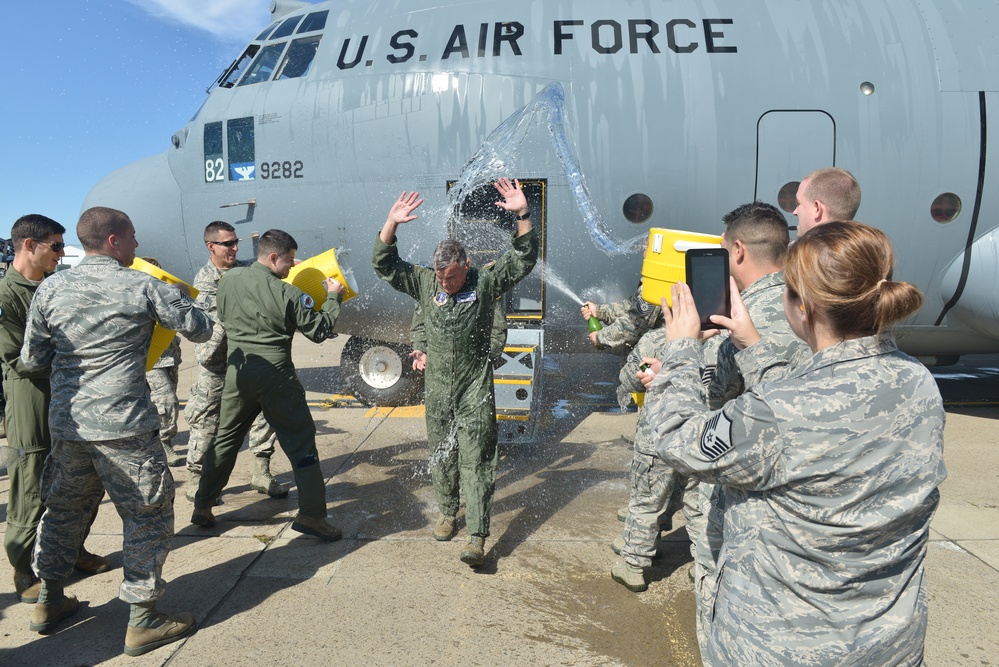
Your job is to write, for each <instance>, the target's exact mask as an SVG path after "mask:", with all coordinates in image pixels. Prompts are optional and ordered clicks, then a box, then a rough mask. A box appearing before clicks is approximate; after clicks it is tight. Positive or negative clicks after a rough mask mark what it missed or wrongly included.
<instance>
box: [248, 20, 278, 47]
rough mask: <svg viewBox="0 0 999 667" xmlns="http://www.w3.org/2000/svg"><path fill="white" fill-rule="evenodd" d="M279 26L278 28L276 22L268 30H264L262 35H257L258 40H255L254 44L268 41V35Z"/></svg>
mask: <svg viewBox="0 0 999 667" xmlns="http://www.w3.org/2000/svg"><path fill="white" fill-rule="evenodd" d="M277 26H278V24H277V23H276V22H275V23H272V24H270V25H269V26H267V28H265V29H264V31H263V32H262V33H260V34H259V35H257V38H256V39H255V40H253V41H254V42H262V41H263V40H265V39H267V35H269V34H271V30H274V28H276V27H277Z"/></svg>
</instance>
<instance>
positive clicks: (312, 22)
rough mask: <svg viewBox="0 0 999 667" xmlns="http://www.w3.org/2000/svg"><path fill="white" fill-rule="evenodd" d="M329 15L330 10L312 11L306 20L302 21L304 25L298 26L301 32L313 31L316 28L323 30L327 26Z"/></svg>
mask: <svg viewBox="0 0 999 667" xmlns="http://www.w3.org/2000/svg"><path fill="white" fill-rule="evenodd" d="M327 16H329V10H326V11H322V12H312V13H311V14H309V15H308V16H306V17H305V20H304V21H302V25H300V26H298V32H299V34H301V33H303V32H312V31H314V30H322V29H323V28H325V27H326V17H327Z"/></svg>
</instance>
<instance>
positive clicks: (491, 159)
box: [448, 81, 646, 256]
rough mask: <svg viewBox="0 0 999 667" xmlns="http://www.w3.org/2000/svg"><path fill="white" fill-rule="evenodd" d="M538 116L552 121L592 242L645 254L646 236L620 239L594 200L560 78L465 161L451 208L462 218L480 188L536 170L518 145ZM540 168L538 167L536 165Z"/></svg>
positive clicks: (551, 130) (560, 156)
mask: <svg viewBox="0 0 999 667" xmlns="http://www.w3.org/2000/svg"><path fill="white" fill-rule="evenodd" d="M538 118H540V119H543V120H544V121H545V122H546V123H547V126H548V132H549V134H550V135H551V141H552V148H554V150H555V154H556V155H557V156H558V159H559V163H560V164H561V166H562V171H563V173H564V174H565V177H566V180H567V181H568V182H569V187H570V189H571V191H572V197H573V200H574V201H575V202H576V208H577V209H579V213H580V215H582V217H583V221H584V222H585V223H586V227H587V230H588V231H589V235H590V238H591V239H592V241H593V244H594V245H595V246H596V247H597V248H599V249H600V250H601V251H603V252H604V253H606V254H607V255H611V256H615V255H628V254H633V253H636V252H641V251H642V250H643V249H644V245H645V240H646V235H644V234H643V235H641V236H636V237H635V238H633V239H630V240H628V241H621V240H620V239H618V238H617V237H616V236H615V235H614V234H613V233H612V232H611V231H610V229H609V228H608V227H607V224H606V223H605V222H604V219H603V216H602V215H600V211H599V210H597V207H596V205H595V204H594V203H593V198H592V196H591V195H590V191H589V188H587V186H586V178H585V176H584V175H583V170H582V168H581V167H580V165H579V158H578V157H577V155H576V153H575V151H574V150H573V146H574V145H575V140H574V137H573V134H572V130H571V128H570V127H569V125H568V124H567V123H566V120H565V90H564V89H563V88H562V84H561V83H559V82H557V81H556V82H553V83H550V84H548V86H546V87H545V89H544V90H542V91H541V92H540V93H538V94H537V95H535V96H534V99H532V100H531V101H530V102H528V103H527V104H526V105H525V106H524V107H522V108H521V109H518V110H517V111H515V112H514V113H513V114H511V115H510V117H509V118H507V119H506V120H504V121H503V122H502V123H501V124H500V125H499V127H497V128H496V129H495V130H493V131H492V132H491V133H490V134H489V136H488V137H486V140H485V141H484V142H482V146H480V147H479V150H478V151H476V153H475V155H473V156H472V157H471V159H469V161H468V162H467V163H466V164H465V166H464V168H463V169H462V172H461V176H460V178H459V179H458V182H457V183H456V184H455V185H454V187H452V188H451V190H450V191H449V192H448V206H449V207H450V210H451V211H452V212H453V214H454V215H455V216H456V217H457V218H459V219H460V218H461V217H462V216H461V208H462V204H463V202H464V200H465V198H466V197H467V196H468V195H470V194H471V193H473V192H475V191H476V190H477V189H478V188H481V187H483V186H485V185H488V184H490V183H492V182H493V181H495V180H496V179H497V178H500V177H502V176H507V177H510V176H512V175H514V174H517V173H525V172H529V171H531V170H532V168H531V167H530V166H527V165H524V166H519V165H518V164H517V154H518V151H517V148H518V147H519V146H520V145H521V144H522V143H523V142H524V140H525V139H526V138H527V136H528V134H529V133H530V130H531V129H532V127H533V126H534V123H535V119H538ZM536 168H537V167H536V166H535V167H534V169H536Z"/></svg>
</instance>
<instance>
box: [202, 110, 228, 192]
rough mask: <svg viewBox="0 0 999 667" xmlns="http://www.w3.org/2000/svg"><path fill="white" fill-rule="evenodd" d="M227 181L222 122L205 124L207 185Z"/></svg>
mask: <svg viewBox="0 0 999 667" xmlns="http://www.w3.org/2000/svg"><path fill="white" fill-rule="evenodd" d="M224 181H225V164H224V163H223V162H222V121H219V122H217V123H205V183H222V182H224Z"/></svg>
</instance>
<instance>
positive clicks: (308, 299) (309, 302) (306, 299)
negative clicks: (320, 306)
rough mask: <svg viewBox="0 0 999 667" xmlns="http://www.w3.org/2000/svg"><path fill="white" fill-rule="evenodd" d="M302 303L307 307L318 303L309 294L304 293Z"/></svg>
mask: <svg viewBox="0 0 999 667" xmlns="http://www.w3.org/2000/svg"><path fill="white" fill-rule="evenodd" d="M302 305H303V306H305V307H306V308H312V307H314V306H315V305H316V302H315V301H314V300H313V299H312V297H311V296H309V295H308V294H303V295H302Z"/></svg>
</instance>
